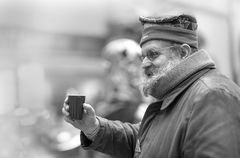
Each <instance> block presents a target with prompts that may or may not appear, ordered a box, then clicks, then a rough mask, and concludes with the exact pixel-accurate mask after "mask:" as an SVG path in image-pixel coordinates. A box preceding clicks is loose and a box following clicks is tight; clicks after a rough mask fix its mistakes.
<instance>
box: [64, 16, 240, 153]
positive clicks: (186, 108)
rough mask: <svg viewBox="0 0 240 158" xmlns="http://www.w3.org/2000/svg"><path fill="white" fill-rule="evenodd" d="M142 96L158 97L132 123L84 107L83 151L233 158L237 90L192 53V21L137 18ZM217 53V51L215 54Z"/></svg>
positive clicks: (239, 138) (239, 137) (239, 109)
mask: <svg viewBox="0 0 240 158" xmlns="http://www.w3.org/2000/svg"><path fill="white" fill-rule="evenodd" d="M140 21H141V23H142V25H143V33H142V38H141V41H140V46H141V49H142V59H143V60H142V66H141V67H142V69H143V72H144V74H143V75H144V76H143V83H142V84H143V93H144V94H145V95H146V96H148V95H150V96H152V97H154V98H155V99H156V101H155V102H153V103H151V104H150V105H148V108H147V110H146V112H145V114H144V117H143V119H142V121H141V122H140V123H138V124H130V123H122V122H120V121H110V120H107V119H105V118H102V117H99V116H96V114H95V111H94V109H93V108H92V106H91V105H89V104H87V103H85V104H84V113H83V119H82V120H72V119H71V118H70V117H69V112H68V109H69V106H68V104H67V100H68V98H66V100H65V103H64V105H63V108H62V112H63V115H64V117H65V120H66V121H67V122H68V123H70V124H72V125H73V126H74V127H76V128H77V129H80V130H81V143H82V147H83V148H84V149H93V150H97V151H100V152H103V153H107V154H109V155H112V156H114V157H118V158H120V157H122V158H133V157H134V158H157V157H164V158H176V157H182V158H205V157H208V158H226V157H229V158H239V157H240V88H239V87H238V86H237V85H236V84H235V83H234V82H233V81H231V80H230V79H229V78H227V77H226V76H224V75H222V74H221V73H220V72H219V71H218V70H217V68H216V66H215V64H214V62H213V60H212V59H211V57H210V56H209V54H208V52H207V51H205V50H202V49H201V50H198V42H197V20H196V18H195V17H193V16H191V15H187V14H180V15H173V16H161V17H140ZM220 53H221V52H219V55H220Z"/></svg>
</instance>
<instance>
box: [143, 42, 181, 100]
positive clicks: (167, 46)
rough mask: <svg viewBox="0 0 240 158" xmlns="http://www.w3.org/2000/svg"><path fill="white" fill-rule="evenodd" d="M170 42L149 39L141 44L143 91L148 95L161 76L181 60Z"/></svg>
mask: <svg viewBox="0 0 240 158" xmlns="http://www.w3.org/2000/svg"><path fill="white" fill-rule="evenodd" d="M173 47H177V46H173V45H172V44H171V43H170V42H167V41H160V40H151V41H148V42H146V43H144V44H143V46H142V59H143V61H142V69H143V83H142V84H143V85H142V86H143V93H144V95H145V96H148V95H150V94H151V93H152V90H153V88H154V86H155V85H156V83H157V82H158V83H159V82H161V77H163V76H165V75H166V73H167V72H168V71H170V70H171V69H172V68H173V67H175V66H176V65H177V64H179V62H180V61H181V57H180V55H179V53H178V52H177V51H174V50H173Z"/></svg>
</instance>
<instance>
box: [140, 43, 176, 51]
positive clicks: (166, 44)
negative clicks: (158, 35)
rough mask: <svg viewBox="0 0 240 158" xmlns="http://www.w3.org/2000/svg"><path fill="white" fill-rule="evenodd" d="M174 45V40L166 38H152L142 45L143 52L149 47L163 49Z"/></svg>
mask: <svg viewBox="0 0 240 158" xmlns="http://www.w3.org/2000/svg"><path fill="white" fill-rule="evenodd" d="M169 46H172V42H170V41H165V40H151V41H148V42H146V43H144V44H143V45H142V52H143V51H146V50H149V49H161V48H164V47H169Z"/></svg>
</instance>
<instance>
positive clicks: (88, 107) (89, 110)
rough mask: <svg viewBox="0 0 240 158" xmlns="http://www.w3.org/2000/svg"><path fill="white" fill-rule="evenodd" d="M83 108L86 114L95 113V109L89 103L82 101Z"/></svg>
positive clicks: (91, 114)
mask: <svg viewBox="0 0 240 158" xmlns="http://www.w3.org/2000/svg"><path fill="white" fill-rule="evenodd" d="M83 108H84V109H85V110H86V112H87V114H88V115H90V116H94V115H95V110H94V109H93V107H92V106H91V105H90V104H86V103H83Z"/></svg>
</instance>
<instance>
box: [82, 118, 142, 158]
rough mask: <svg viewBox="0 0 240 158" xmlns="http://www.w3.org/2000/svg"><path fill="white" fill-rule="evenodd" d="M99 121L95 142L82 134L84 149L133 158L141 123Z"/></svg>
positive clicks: (117, 156)
mask: <svg viewBox="0 0 240 158" xmlns="http://www.w3.org/2000/svg"><path fill="white" fill-rule="evenodd" d="M98 119H99V122H100V130H99V132H98V133H97V135H96V137H95V139H94V141H90V140H89V139H87V137H86V136H85V135H84V133H82V132H81V146H82V147H83V148H84V149H93V150H96V151H99V152H102V153H105V154H109V155H111V156H114V157H116V158H120V157H121V158H132V157H133V155H134V150H135V145H136V141H137V134H138V130H139V126H140V123H139V124H130V123H122V122H120V121H110V120H107V119H104V118H101V117H98Z"/></svg>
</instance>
